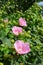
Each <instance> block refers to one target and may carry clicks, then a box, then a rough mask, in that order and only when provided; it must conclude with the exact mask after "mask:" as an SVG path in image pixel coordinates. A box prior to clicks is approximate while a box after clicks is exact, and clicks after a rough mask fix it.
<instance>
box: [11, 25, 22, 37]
mask: <svg viewBox="0 0 43 65" xmlns="http://www.w3.org/2000/svg"><path fill="white" fill-rule="evenodd" d="M12 32H13V33H14V34H15V35H17V36H18V35H19V34H20V33H22V28H21V27H17V26H13V28H12Z"/></svg>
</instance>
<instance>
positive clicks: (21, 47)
mask: <svg viewBox="0 0 43 65" xmlns="http://www.w3.org/2000/svg"><path fill="white" fill-rule="evenodd" d="M14 47H15V49H16V51H17V53H19V54H27V53H28V52H30V46H29V44H28V43H24V42H23V41H21V40H17V41H16V42H15V43H14Z"/></svg>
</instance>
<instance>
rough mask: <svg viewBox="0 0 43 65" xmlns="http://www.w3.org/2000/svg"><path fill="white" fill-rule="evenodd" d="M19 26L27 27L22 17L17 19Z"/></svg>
mask: <svg viewBox="0 0 43 65" xmlns="http://www.w3.org/2000/svg"><path fill="white" fill-rule="evenodd" d="M19 25H20V26H27V23H26V20H25V19H24V18H22V17H20V18H19Z"/></svg>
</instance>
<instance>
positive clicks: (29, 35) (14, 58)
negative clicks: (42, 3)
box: [0, 4, 43, 65]
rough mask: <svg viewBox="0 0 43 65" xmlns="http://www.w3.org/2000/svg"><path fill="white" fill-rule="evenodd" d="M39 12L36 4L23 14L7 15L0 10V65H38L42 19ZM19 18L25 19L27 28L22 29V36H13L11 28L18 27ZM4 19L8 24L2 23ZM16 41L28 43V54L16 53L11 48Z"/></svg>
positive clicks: (42, 55)
mask: <svg viewBox="0 0 43 65" xmlns="http://www.w3.org/2000/svg"><path fill="white" fill-rule="evenodd" d="M40 10H41V7H39V6H37V4H34V5H33V6H32V7H31V8H29V9H28V10H27V11H25V12H24V13H22V12H19V11H17V12H16V13H13V14H10V15H8V14H7V13H6V11H4V10H0V65H40V63H41V62H42V59H43V19H42V16H41V14H40ZM20 17H23V18H25V19H26V21H27V25H28V26H27V27H23V30H24V35H22V34H21V35H19V36H15V35H14V34H13V33H12V26H14V25H16V26H19V24H18V20H19V18H20ZM6 18H8V22H4V21H3V20H4V19H6ZM18 39H20V40H23V41H26V42H29V43H30V48H31V52H30V53H28V54H25V55H19V54H17V53H16V51H15V49H14V48H13V47H14V42H15V41H16V40H18Z"/></svg>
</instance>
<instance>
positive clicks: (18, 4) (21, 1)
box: [0, 0, 35, 14]
mask: <svg viewBox="0 0 43 65" xmlns="http://www.w3.org/2000/svg"><path fill="white" fill-rule="evenodd" d="M34 2H35V0H0V8H1V9H3V10H4V11H5V10H6V12H7V13H8V14H9V13H13V12H16V11H17V10H19V11H25V10H26V9H28V8H29V7H30V6H31V5H32V4H33V3H34Z"/></svg>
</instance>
